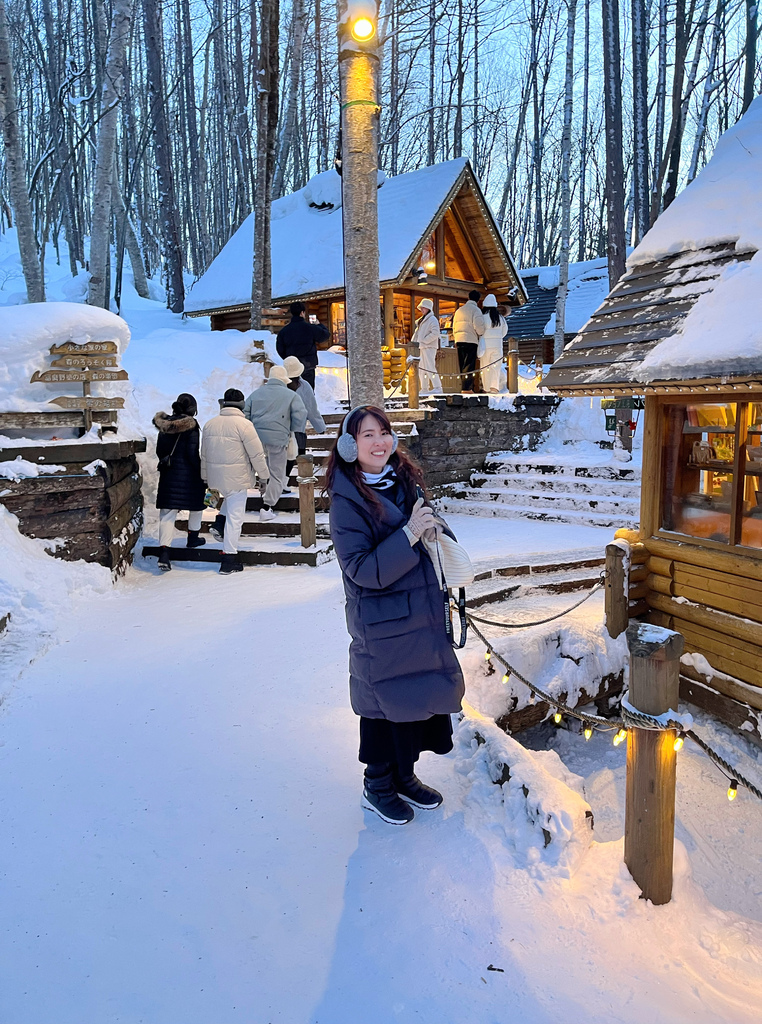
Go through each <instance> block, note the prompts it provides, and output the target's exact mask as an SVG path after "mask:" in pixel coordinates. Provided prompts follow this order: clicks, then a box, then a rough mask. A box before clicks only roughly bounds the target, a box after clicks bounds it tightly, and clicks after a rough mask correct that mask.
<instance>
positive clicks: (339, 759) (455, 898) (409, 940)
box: [0, 517, 762, 1024]
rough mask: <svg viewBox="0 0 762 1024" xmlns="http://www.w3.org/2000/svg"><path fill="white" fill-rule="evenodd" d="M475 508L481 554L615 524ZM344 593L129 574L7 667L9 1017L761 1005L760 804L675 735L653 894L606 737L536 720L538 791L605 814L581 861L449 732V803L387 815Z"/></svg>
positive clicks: (466, 1014) (427, 1013)
mask: <svg viewBox="0 0 762 1024" xmlns="http://www.w3.org/2000/svg"><path fill="white" fill-rule="evenodd" d="M469 519H470V517H463V519H462V521H460V520H459V521H458V522H457V524H456V528H457V529H458V530H459V534H460V536H461V539H462V540H464V542H465V543H467V544H469V545H470V547H471V549H472V552H473V553H474V555H475V557H482V556H483V557H485V558H486V557H488V556H490V554H494V553H495V548H498V549H500V550H501V551H503V552H505V553H506V555H507V556H508V557H510V556H511V555H514V554H515V555H516V556H517V560H521V559H519V557H518V556H519V555H520V556H521V558H522V559H528V560H530V561H531V560H533V558H534V559H536V558H539V557H540V556H543V555H550V554H553V553H555V554H558V553H559V552H561V551H563V550H564V549H565V550H566V551H567V552H568V553H569V557H571V552H572V551H573V552H575V553H576V552H580V551H583V550H585V549H587V548H591V547H594V546H595V542H596V540H598V541H599V542H600V543H602V542H603V541H604V540H605V536H603V535H606V534H607V532H608V531H600V530H598V531H596V530H593V529H592V528H591V529H588V530H587V531H584V535H583V531H580V530H574V531H570V530H569V528H568V527H554V526H552V525H546V524H531V525H530V524H524V523H522V524H516V523H515V522H504V523H499V522H490V523H489V524H485V523H480V522H479V521H478V520H473V519H470V522H469ZM469 527H470V528H471V532H470V533H469ZM562 531H563V534H565V535H566V540H564V537H563V534H562ZM518 549H520V551H519V550H518ZM573 597H574V595H559V596H558V597H556V598H553V603H554V607H555V606H556V605H557V604H558V603H561V605H562V606H563V604H564V603H566V602H571V599H572V598H573ZM541 603H542V602H541ZM342 606H343V596H342V591H341V584H340V578H339V573H338V568H337V566H336V564H335V563H332V564H329V565H327V566H324V567H322V568H320V569H316V570H303V569H269V568H262V569H249V570H247V571H246V572H245V573H243V574H241V575H240V576H237V577H229V578H225V577H220V576H219V575H218V574H217V573H216V572H214V571H213V569H212V568H211V567H205V566H196V567H193V566H191V567H185V568H180V567H176V569H175V571H173V572H172V573H170V574H169V575H168V576H159V575H158V574H157V573H156V569H155V565H154V564H153V562H149V563H146V562H143V561H141V560H138V563H137V564H136V566H135V567H134V568H133V569H132V570H130V572H129V573H128V575H127V578H126V579H125V580H124V581H123V582H122V583H121V584H120V586H119V588H118V589H111V590H110V591H109V592H107V593H98V592H93V593H91V594H89V595H88V594H80V595H79V598H78V603H77V605H76V608H75V610H74V611H73V612H71V613H67V614H64V615H63V617H62V618H61V619H60V620H59V621H58V622H57V623H56V629H55V636H54V637H51V638H50V644H49V646H48V648H47V650H45V651H44V652H43V653H41V654H40V655H39V656H38V657H37V658H35V660H34V661H32V663H31V664H29V665H27V666H26V667H25V668H23V670H22V671H21V674H20V675H16V673H14V675H15V676H16V678H15V681H14V682H13V684H12V686H10V687H6V688H5V691H4V694H3V696H4V698H5V699H4V703H3V714H2V716H0V734H1V735H0V742H1V743H2V746H1V747H0V815H1V816H2V820H3V823H4V836H5V842H4V843H3V845H2V854H1V855H0V856H1V857H2V867H1V868H0V876H1V877H2V879H3V890H4V891H3V896H2V904H3V915H2V920H1V921H0V1018H1V1019H3V1020H7V1021H9V1022H13V1024H39V1022H42V1021H53V1020H55V1021H56V1024H69V1022H71V1024H74V1022H77V1024H80V1022H81V1021H84V1020H88V1021H106V1020H113V1021H121V1022H139V1021H144V1022H150V1024H165V1022H166V1024H176V1022H178V1021H182V1022H183V1024H196V1022H198V1024H209V1022H211V1021H215V1022H217V1021H219V1022H224V1024H231V1022H233V1021H237V1020H240V1021H245V1022H247V1024H249V1022H253V1021H257V1022H259V1021H262V1022H273V1024H275V1022H283V1024H323V1022H325V1024H355V1022H358V1021H362V1022H363V1024H390V1022H392V1021H397V1020H399V1021H405V1022H407V1021H414V1020H420V1021H422V1022H426V1024H484V1022H494V1024H498V1022H499V1024H502V1022H504V1021H510V1020H520V1021H522V1022H526V1024H545V1022H547V1024H551V1022H553V1024H557V1022H564V1024H565V1022H575V1024H576V1022H578V1021H579V1022H582V1021H585V1022H600V1024H604V1022H605V1024H610V1022H612V1021H621V1022H636V1021H637V1022H640V1021H642V1020H644V1019H647V1020H649V1021H654V1022H664V1024H667V1022H669V1024H674V1022H676V1021H680V1022H682V1021H686V1022H687V1021H691V1022H694V1024H695V1022H707V1024H708V1022H710V1021H711V1022H712V1024H716V1022H720V1021H721V1022H728V1024H731V1022H732V1024H745V1022H747V1021H748V1022H752V1021H756V1020H757V1019H758V1007H759V1004H760V998H762V885H761V884H760V880H759V848H760V841H761V840H762V819H761V818H760V807H759V805H758V804H757V803H756V802H755V801H754V800H753V798H751V797H748V796H747V795H746V794H744V793H741V794H740V795H739V798H738V800H737V801H736V802H735V803H734V804H732V805H731V804H728V801H727V800H726V798H725V795H724V793H725V786H726V783H725V782H724V780H723V779H722V777H721V776H719V774H718V773H717V772H716V770H715V769H714V768H713V767H712V766H711V765H710V764H709V762H708V761H707V760H706V759H705V758H704V757H703V756H702V755H700V754H698V753H697V752H695V751H693V750H691V749H690V748H686V750H685V751H684V752H683V753H682V754H681V758H680V763H679V790H678V829H677V834H678V838H679V839H680V843H679V844H678V848H677V853H676V884H675V898H674V900H673V902H672V903H671V904H669V905H668V906H665V907H660V908H655V907H653V906H651V905H649V904H645V903H643V902H642V901H640V900H639V899H638V890H637V889H636V887H635V885H634V884H633V882H632V881H631V880H630V878H629V876H628V875H627V872H626V871H625V870H624V868H623V867H622V841H621V836H622V788H623V778H624V752H623V748H619V749H616V750H615V749H614V748H613V747H612V746H611V744H610V742H609V739H608V738H607V737H605V736H603V735H601V736H598V735H596V736H595V737H594V738H593V740H591V741H590V743H588V744H586V743H585V741H584V740H583V738H582V737H581V736H580V735H578V734H576V733H574V732H571V731H569V732H567V731H566V730H565V729H562V730H559V731H558V732H555V733H552V734H550V745H551V746H552V747H554V748H555V749H556V750H557V751H558V752H559V753H560V754H561V755H562V757H563V759H564V761H565V763H566V766H567V768H568V769H571V771H572V772H575V773H577V774H578V775H579V776H580V779H579V780H577V781H576V782H575V780H574V779H573V777H572V776H569V774H568V772H567V773H566V775H565V776H564V777H565V778H566V780H567V781H566V783H564V784H563V785H562V783H561V782H560V781H559V782H557V784H556V786H557V791H558V793H559V794H561V795H560V796H558V799H559V800H560V801H561V803H562V805H563V802H564V800H563V795H562V794H563V793H564V792H571V791H570V790H569V789H568V784H569V783H572V784H573V785H574V786H576V787H577V788H578V789H579V788H581V787H582V786H583V785H584V798H583V799H586V800H587V801H588V802H589V804H590V806H591V808H592V810H593V813H594V814H595V819H596V829H595V833H594V841H593V842H592V845H590V846H589V847H587V842H588V839H585V841H584V842H583V844H582V848H581V851H580V863H579V866H578V867H577V869H576V871H575V872H574V873H571V875H570V871H569V869H568V868H556V867H554V866H553V863H552V860H551V858H550V857H549V855H547V854H546V853H545V851H544V849H543V844H542V841H541V839H540V840H539V841H537V840H536V839H535V840H533V839H532V837H531V834H530V835H528V834H527V827H526V824H524V825H523V826H522V825H521V821H522V820H524V819H523V817H522V814H523V812H522V813H519V814H513V815H511V814H508V813H507V812H506V810H505V808H504V807H503V806H502V797H501V794H500V789H499V787H497V786H494V785H492V784H491V783H489V781H488V779H487V776H486V775H485V773H484V770H483V768H480V765H479V763H478V751H477V750H476V745H475V743H473V742H472V741H471V740H470V739H469V736H468V734H467V733H461V737H460V740H459V743H458V746H457V748H456V751H455V752H454V753H453V754H452V755H450V756H448V757H445V758H437V757H434V756H433V755H424V757H423V759H422V762H421V771H420V774H421V775H422V776H423V777H424V778H425V779H427V780H428V781H430V782H431V783H432V784H434V785H436V786H438V787H440V788H441V789H442V791H443V792H444V794H445V798H446V801H445V805H444V807H443V809H442V810H441V811H438V812H435V813H425V812H419V814H418V815H417V817H416V820H415V821H414V823H413V824H412V825H411V826H409V827H406V828H393V827H391V826H388V825H385V824H384V823H383V822H382V821H380V820H379V819H378V818H375V817H374V816H372V815H369V814H368V812H363V811H362V810H361V809H360V806H359V796H360V778H361V769H360V765H359V764H358V762H357V759H356V758H357V721H356V719H355V716H354V715H353V714H352V712H351V710H350V709H349V706H348V696H347V682H346V649H347V637H346V633H345V628H344V620H343V607H342ZM524 607H525V610H526V609H527V608H529V607H530V606H529V605H526V606H524ZM573 614H574V615H575V616H580V615H588V616H591V615H594V614H595V612H594V610H587V611H586V606H583V608H582V609H580V611H579V612H576V613H573ZM470 652H473V653H470ZM474 659H475V660H476V661H478V660H479V645H478V644H476V645H475V646H474V647H473V648H471V649H470V651H469V652H467V654H466V658H465V663H466V664H468V663H470V662H472V661H474ZM15 667H16V668H18V667H19V666H18V663H16V665H15ZM469 674H470V675H471V678H472V680H473V672H472V670H471V669H469ZM479 690H480V686H479V685H471V686H470V688H469V693H468V697H469V698H470V699H471V701H472V703H473V702H475V697H477V696H478V694H479ZM461 728H463V727H461ZM541 728H542V729H545V730H548V731H549V727H547V726H545V727H541ZM526 742H527V744H528V745H529V746H534V747H539V746H547V745H548V738H547V737H546V736H541V735H540V733H539V731H535V732H534V733H533V734H529V735H528V736H527V737H526ZM735 742H738V741H735ZM531 756H533V755H530V757H531ZM536 756H537V757H539V755H536ZM549 757H550V755H549V754H545V755H543V758H544V760H543V761H542V762H540V761H537V767H536V769H535V770H536V771H540V768H541V767H542V765H544V766H545V770H547V769H549V768H552V765H551V764H550V762H549V761H548V758H549ZM746 761H747V762H749V763H750V764H751V767H750V768H748V769H747V770H749V771H751V770H753V769H754V768H756V767H757V766H755V765H754V764H753V763H751V761H752V758H751V757H750V756H749V755H748V754H747V755H746ZM564 787H567V788H564ZM554 792H555V791H554ZM546 799H547V797H546ZM569 799H570V800H571V799H572V798H571V797H570V798H569ZM573 799H574V800H576V801H579V800H580V796H579V795H574V797H573ZM506 806H507V804H506ZM565 809H566V808H565V807H564V806H561V807H559V809H558V810H559V812H561V813H562V812H564V811H565ZM517 829H523V831H521V836H522V842H521V843H520V844H519V843H518V842H517V838H516V837H517V834H518V833H517V831H516V830H517ZM588 838H589V837H588Z"/></svg>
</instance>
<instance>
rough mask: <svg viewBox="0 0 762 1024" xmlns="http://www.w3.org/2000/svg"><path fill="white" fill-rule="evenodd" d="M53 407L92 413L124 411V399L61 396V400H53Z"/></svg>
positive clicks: (51, 400) (51, 401)
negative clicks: (97, 411) (113, 410)
mask: <svg viewBox="0 0 762 1024" xmlns="http://www.w3.org/2000/svg"><path fill="white" fill-rule="evenodd" d="M50 403H51V405H57V406H59V407H60V408H61V409H86V410H88V411H90V412H92V411H93V410H94V409H97V410H99V411H100V410H104V409H109V410H111V409H123V408H124V399H123V398H93V397H92V396H91V395H83V396H81V397H80V398H74V397H71V396H69V395H61V396H60V397H59V398H51V399H50Z"/></svg>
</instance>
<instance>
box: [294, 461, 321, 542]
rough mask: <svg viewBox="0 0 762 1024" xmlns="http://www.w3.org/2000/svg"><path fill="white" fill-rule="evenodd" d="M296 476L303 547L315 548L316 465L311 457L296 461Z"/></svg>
mask: <svg viewBox="0 0 762 1024" xmlns="http://www.w3.org/2000/svg"><path fill="white" fill-rule="evenodd" d="M296 474H297V477H296V478H297V481H298V483H299V527H300V531H301V536H302V547H303V548H311V547H314V545H315V541H316V539H317V533H316V529H315V484H316V483H317V480H316V479H315V475H314V463H313V458H312V456H311V455H300V456H299V457H298V458H297V460H296Z"/></svg>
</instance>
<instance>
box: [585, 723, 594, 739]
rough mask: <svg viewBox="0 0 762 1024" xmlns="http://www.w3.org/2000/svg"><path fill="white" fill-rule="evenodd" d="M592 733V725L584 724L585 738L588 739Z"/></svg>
mask: <svg viewBox="0 0 762 1024" xmlns="http://www.w3.org/2000/svg"><path fill="white" fill-rule="evenodd" d="M592 735H593V727H592V725H586V726H585V739H586V740H589V739H590V737H591V736H592Z"/></svg>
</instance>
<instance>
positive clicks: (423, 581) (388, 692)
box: [330, 470, 464, 722]
mask: <svg viewBox="0 0 762 1024" xmlns="http://www.w3.org/2000/svg"><path fill="white" fill-rule="evenodd" d="M378 496H379V500H380V501H381V505H382V511H381V514H380V515H379V514H378V512H376V511H375V510H374V509H373V508H372V507H371V506H370V504H369V503H368V502H367V501H366V499H365V498H364V497H363V496H362V495H361V494H360V492H359V491H358V490H357V488H356V487H355V486H354V484H353V483H352V482H351V481H350V479H349V478H348V477H347V476H346V474H345V473H343V472H342V471H341V470H339V471H338V473H337V474H336V477H335V479H334V485H333V488H332V490H331V514H330V522H331V537H332V539H333V543H334V547H335V549H336V554H337V556H338V559H339V564H340V566H341V571H342V575H343V578H344V590H345V593H346V598H347V603H346V615H347V628H348V629H349V633H350V635H351V637H352V643H351V644H350V647H349V676H350V680H349V685H350V697H351V701H352V708H353V710H354V711H355V713H356V714H358V715H362V716H364V717H365V718H386V719H388V720H389V721H391V722H418V721H422V720H423V719H426V718H430V717H431V716H432V715H436V714H447V713H453V712H456V711H460V702H461V700H462V698H463V693H464V684H463V673H462V672H461V670H460V665H459V664H458V659H457V658H456V657H455V654H454V652H453V649H452V646H451V644H450V641H449V640H448V638H447V635H446V633H445V628H444V617H443V616H444V610H443V598H442V591H441V590H440V589H439V586H438V585H437V578H436V574H435V572H434V567H433V565H432V564H431V560H430V559H429V556H428V555H427V554H426V551H425V549H424V548H423V547H422V545H421V544H420V542H419V543H418V544H415V545H414V546H412V547H411V545H410V541H409V540H408V538H407V535H406V534H405V533H404V531H403V529H402V527H403V526H404V525H405V523H406V522H407V520H408V518H409V516H410V511H411V510H412V502H408V503H407V504H409V505H410V508H407V507H405V509H404V510H402V509H400V508H398V507H397V506H396V505H395V504H394V502H392V501H390V500H389V499H388V498H386V497H384V495H383V493H382V492H379V495H378Z"/></svg>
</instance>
